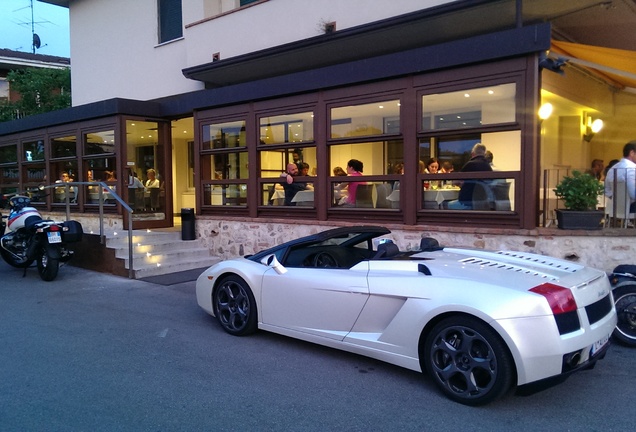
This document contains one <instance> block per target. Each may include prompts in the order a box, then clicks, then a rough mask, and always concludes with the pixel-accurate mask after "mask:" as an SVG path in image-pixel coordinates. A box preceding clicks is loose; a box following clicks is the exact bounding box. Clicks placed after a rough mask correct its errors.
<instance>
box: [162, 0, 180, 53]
mask: <svg viewBox="0 0 636 432" xmlns="http://www.w3.org/2000/svg"><path fill="white" fill-rule="evenodd" d="M181 15H182V14H181V0H159V43H164V42H168V41H171V40H174V39H178V38H180V37H182V36H183V22H182V16H181Z"/></svg>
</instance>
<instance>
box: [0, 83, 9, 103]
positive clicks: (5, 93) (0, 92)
mask: <svg viewBox="0 0 636 432" xmlns="http://www.w3.org/2000/svg"><path fill="white" fill-rule="evenodd" d="M7 100H9V81H7V80H6V79H5V78H0V101H7Z"/></svg>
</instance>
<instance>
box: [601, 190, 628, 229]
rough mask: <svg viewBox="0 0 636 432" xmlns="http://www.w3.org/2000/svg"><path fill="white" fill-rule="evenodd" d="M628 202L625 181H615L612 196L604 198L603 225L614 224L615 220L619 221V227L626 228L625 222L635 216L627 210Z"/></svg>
mask: <svg viewBox="0 0 636 432" xmlns="http://www.w3.org/2000/svg"><path fill="white" fill-rule="evenodd" d="M630 204H631V200H630V199H629V194H628V192H627V187H626V185H625V182H620V181H619V182H615V183H614V192H613V194H612V198H609V197H606V198H605V216H606V217H605V226H607V225H608V224H610V225H612V226H614V225H615V222H616V221H621V227H622V228H627V222H628V221H629V220H630V219H634V217H636V214H634V213H630V212H629V206H630ZM612 222H614V223H612Z"/></svg>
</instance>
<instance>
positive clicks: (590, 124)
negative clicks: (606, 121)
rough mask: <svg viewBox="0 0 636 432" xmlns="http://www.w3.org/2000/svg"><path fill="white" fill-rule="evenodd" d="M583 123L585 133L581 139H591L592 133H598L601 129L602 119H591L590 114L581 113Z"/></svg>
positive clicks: (588, 140)
mask: <svg viewBox="0 0 636 432" xmlns="http://www.w3.org/2000/svg"><path fill="white" fill-rule="evenodd" d="M583 124H584V125H585V133H584V134H583V139H584V140H585V141H587V142H590V141H592V138H594V135H596V134H597V133H599V132H600V131H601V129H603V120H601V119H598V118H597V119H593V118H592V116H590V115H587V114H586V113H583Z"/></svg>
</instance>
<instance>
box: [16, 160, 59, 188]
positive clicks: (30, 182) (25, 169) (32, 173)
mask: <svg viewBox="0 0 636 432" xmlns="http://www.w3.org/2000/svg"><path fill="white" fill-rule="evenodd" d="M22 175H23V177H22V182H23V183H25V186H35V185H40V184H48V183H53V182H54V181H55V179H53V180H52V181H50V182H48V181H46V167H45V166H44V162H38V163H33V164H28V165H23V166H22Z"/></svg>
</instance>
